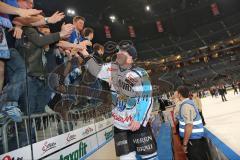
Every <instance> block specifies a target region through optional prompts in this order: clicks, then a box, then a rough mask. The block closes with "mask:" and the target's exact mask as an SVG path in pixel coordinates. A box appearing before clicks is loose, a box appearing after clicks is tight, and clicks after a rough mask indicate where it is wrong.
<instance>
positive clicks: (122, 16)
mask: <svg viewBox="0 0 240 160" xmlns="http://www.w3.org/2000/svg"><path fill="white" fill-rule="evenodd" d="M35 4H36V7H37V8H41V9H43V10H44V12H45V13H46V15H51V14H52V13H53V12H54V11H56V10H60V11H66V9H67V8H72V9H74V10H75V11H76V14H77V15H81V16H84V17H85V18H86V20H87V21H86V26H90V27H92V28H93V29H94V30H95V40H94V41H96V42H100V43H105V42H107V41H109V40H110V41H115V42H119V41H120V40H123V39H130V40H131V41H133V42H134V44H135V45H136V47H137V49H138V52H139V58H140V59H142V60H146V59H154V58H161V57H165V56H169V55H172V54H175V55H177V54H180V53H183V52H186V53H191V52H192V51H193V50H195V49H197V48H200V47H204V46H210V45H213V44H215V43H219V42H221V41H224V40H226V39H228V38H230V37H233V36H237V35H238V34H240V1H239V0H101V1H99V0H88V1H85V0H69V1H66V0H51V1H49V0H39V1H36V2H35ZM212 4H216V5H217V7H218V11H219V14H218V15H214V14H213V12H212V8H211V5H212ZM146 5H148V6H150V7H151V10H150V11H146V10H145V6H146ZM111 15H114V16H115V17H116V21H115V22H114V23H113V22H112V21H111V19H109V16H111ZM71 18H72V17H66V21H69V22H70V21H71ZM158 20H160V21H161V24H162V27H163V30H164V31H163V32H161V33H160V32H158V31H157V28H156V21H158ZM105 25H108V26H109V27H110V29H111V35H112V38H110V39H107V38H106V36H105V33H104V26H105ZM130 25H131V26H133V27H134V30H135V33H136V37H135V38H130V37H129V33H128V26H130Z"/></svg>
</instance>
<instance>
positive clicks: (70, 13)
mask: <svg viewBox="0 0 240 160" xmlns="http://www.w3.org/2000/svg"><path fill="white" fill-rule="evenodd" d="M75 13H76V12H75V10H73V9H67V15H69V16H73V15H75Z"/></svg>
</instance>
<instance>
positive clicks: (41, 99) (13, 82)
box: [0, 49, 51, 114]
mask: <svg viewBox="0 0 240 160" xmlns="http://www.w3.org/2000/svg"><path fill="white" fill-rule="evenodd" d="M10 53H11V59H10V60H9V61H7V63H6V66H7V74H8V83H7V85H6V86H5V87H4V89H3V94H2V95H1V97H0V109H2V107H4V106H7V105H14V106H19V104H18V102H19V100H20V98H21V97H22V98H24V100H22V99H21V103H20V105H21V108H20V109H21V110H22V111H23V112H25V113H27V106H26V102H24V101H25V100H27V101H28V103H29V106H30V109H29V113H30V114H31V113H43V112H44V107H45V105H46V104H47V103H48V101H49V100H50V94H51V92H50V89H49V87H48V85H47V83H46V81H41V80H39V79H36V78H33V77H30V76H28V97H26V88H27V86H26V69H25V63H24V60H23V59H22V57H21V56H20V54H19V53H18V51H17V50H15V49H10Z"/></svg>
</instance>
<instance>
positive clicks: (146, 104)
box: [82, 45, 158, 160]
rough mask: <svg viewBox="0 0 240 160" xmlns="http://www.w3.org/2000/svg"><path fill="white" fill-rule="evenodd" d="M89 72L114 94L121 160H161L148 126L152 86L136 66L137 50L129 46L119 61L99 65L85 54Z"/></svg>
mask: <svg viewBox="0 0 240 160" xmlns="http://www.w3.org/2000/svg"><path fill="white" fill-rule="evenodd" d="M82 55H83V56H84V58H85V62H86V63H85V66H86V68H87V70H88V71H89V72H90V73H91V74H92V75H94V76H96V77H97V78H100V79H102V80H104V81H106V82H108V83H109V84H110V86H111V93H112V104H113V110H112V116H113V119H114V122H113V124H114V140H115V148H116V155H117V156H119V157H120V160H134V159H136V154H138V155H140V156H141V158H142V159H148V160H157V159H158V158H157V145H156V141H155V139H154V136H153V134H152V130H151V127H150V125H149V123H148V121H149V118H150V113H151V110H152V106H153V98H152V86H151V83H150V81H149V77H148V74H147V72H146V71H145V70H144V69H142V68H138V67H135V66H133V62H134V60H135V59H136V58H137V51H136V49H135V48H134V47H133V46H131V45H129V46H125V47H124V48H121V49H120V50H119V51H118V52H117V54H116V55H117V58H116V61H115V62H111V63H106V64H103V65H100V64H98V63H97V62H96V61H95V60H94V58H93V57H91V55H89V54H88V53H87V51H83V52H82Z"/></svg>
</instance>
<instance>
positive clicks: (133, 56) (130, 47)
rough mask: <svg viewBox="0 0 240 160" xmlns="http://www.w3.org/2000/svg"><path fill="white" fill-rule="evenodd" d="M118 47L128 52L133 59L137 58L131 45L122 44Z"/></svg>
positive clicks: (135, 51)
mask: <svg viewBox="0 0 240 160" xmlns="http://www.w3.org/2000/svg"><path fill="white" fill-rule="evenodd" d="M120 49H121V50H124V51H126V52H128V54H129V55H130V56H132V58H133V59H137V50H136V48H135V47H134V46H133V45H124V46H121V47H120Z"/></svg>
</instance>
